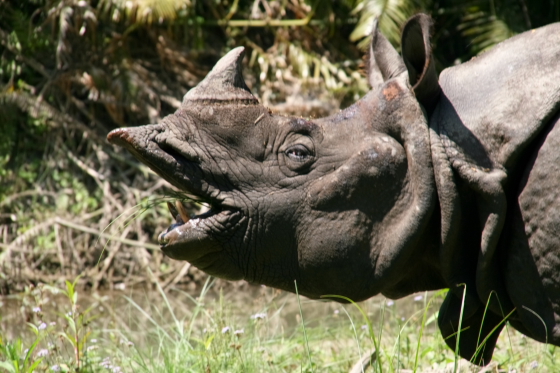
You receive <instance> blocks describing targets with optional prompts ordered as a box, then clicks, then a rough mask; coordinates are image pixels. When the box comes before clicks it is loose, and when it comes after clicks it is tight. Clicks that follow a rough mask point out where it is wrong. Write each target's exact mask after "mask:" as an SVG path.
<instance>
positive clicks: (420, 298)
mask: <svg viewBox="0 0 560 373" xmlns="http://www.w3.org/2000/svg"><path fill="white" fill-rule="evenodd" d="M422 299H424V296H423V295H417V296H415V297H414V301H415V302H420V301H421V300H422Z"/></svg>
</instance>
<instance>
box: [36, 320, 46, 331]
mask: <svg viewBox="0 0 560 373" xmlns="http://www.w3.org/2000/svg"><path fill="white" fill-rule="evenodd" d="M37 329H39V330H45V329H47V323H44V322H42V323H40V324H39V326H38V327H37Z"/></svg>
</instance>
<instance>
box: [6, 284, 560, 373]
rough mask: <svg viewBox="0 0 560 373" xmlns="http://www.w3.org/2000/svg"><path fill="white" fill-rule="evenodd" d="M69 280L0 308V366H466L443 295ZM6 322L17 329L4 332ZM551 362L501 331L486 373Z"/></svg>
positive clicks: (547, 354)
mask: <svg viewBox="0 0 560 373" xmlns="http://www.w3.org/2000/svg"><path fill="white" fill-rule="evenodd" d="M77 283H78V281H77V279H75V280H74V281H72V282H70V281H66V282H65V283H64V284H63V285H62V286H38V287H35V288H27V289H26V291H25V292H24V293H23V294H22V296H21V298H20V300H19V301H18V302H17V303H16V304H14V305H12V306H11V307H8V308H6V305H4V308H3V309H4V312H3V314H2V318H0V369H2V370H3V371H7V372H34V371H43V372H44V371H54V372H56V371H59V372H76V371H80V372H99V371H103V370H112V371H113V372H204V371H210V372H261V371H266V372H293V371H303V372H313V371H315V372H348V371H349V370H350V368H351V367H352V366H353V365H354V363H355V362H357V361H358V360H360V359H361V358H367V357H368V356H369V355H370V354H372V353H374V352H375V354H374V356H377V359H376V360H374V361H373V363H372V365H371V371H376V372H403V371H405V370H406V369H409V370H410V371H417V372H437V371H444V370H445V371H450V372H451V371H455V372H467V371H471V370H469V368H468V365H466V364H465V363H466V362H465V361H462V362H461V364H457V368H456V369H455V370H454V369H453V367H454V365H455V356H454V354H453V352H452V351H451V350H449V349H448V348H447V346H446V345H445V343H444V341H443V339H442V338H441V336H440V334H439V331H438V330H437V325H436V321H435V320H436V319H437V309H438V307H439V305H440V304H441V301H442V298H443V297H444V296H445V291H440V292H437V293H434V294H429V293H424V294H422V295H416V296H414V297H408V298H407V299H404V300H401V301H396V302H393V301H388V300H387V299H385V298H382V297H376V298H373V299H371V300H368V301H366V302H362V303H360V304H355V303H352V304H348V305H342V304H337V303H334V302H329V303H321V302H317V301H307V300H305V299H298V298H297V297H296V296H294V295H292V294H286V293H280V292H278V291H276V290H273V289H265V288H259V289H254V288H253V289H244V291H242V292H237V293H236V292H229V293H228V294H224V293H223V292H216V291H214V290H212V282H210V281H208V282H206V284H205V286H204V287H203V288H202V290H201V291H200V292H199V293H197V295H196V296H193V295H190V294H188V293H185V292H182V291H180V290H177V289H173V290H172V291H167V292H164V291H163V289H161V288H159V289H158V291H156V292H154V291H152V292H149V293H146V294H142V293H140V292H127V294H128V295H126V296H124V297H121V296H120V295H119V294H117V293H114V292H113V293H111V295H110V296H106V295H105V296H100V295H96V296H93V297H87V296H86V297H83V296H82V294H79V291H78V290H77V288H76V285H77ZM119 299H122V300H123V302H118V300H119ZM346 300H347V301H350V302H351V300H348V299H346ZM9 310H14V311H15V312H13V311H12V312H10V311H9ZM26 320H27V321H26ZM26 323H27V324H26ZM8 324H9V325H10V328H7V326H8ZM17 325H27V329H26V332H25V333H24V332H23V331H22V332H21V333H20V334H19V335H18V336H17V337H11V336H9V335H8V332H9V330H10V331H12V330H13V328H14V326H17ZM20 328H21V326H20ZM304 331H305V332H304ZM373 336H375V341H374V340H372V338H373ZM557 364H558V356H557V354H556V348H554V347H553V346H546V345H544V344H540V343H538V342H535V341H533V340H529V339H527V338H525V337H522V336H521V335H520V334H518V333H517V332H514V331H510V332H508V333H502V336H501V337H500V341H499V342H498V348H497V350H496V352H495V355H494V362H493V363H491V365H490V366H488V368H487V369H488V371H497V372H501V371H509V370H511V369H514V368H515V369H517V372H519V373H521V372H531V371H539V372H555V371H557ZM478 369H480V368H478ZM476 371H478V370H476Z"/></svg>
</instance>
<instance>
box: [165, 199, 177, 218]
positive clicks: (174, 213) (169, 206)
mask: <svg viewBox="0 0 560 373" xmlns="http://www.w3.org/2000/svg"><path fill="white" fill-rule="evenodd" d="M167 209H168V210H169V212H170V213H171V216H173V219H175V218H176V217H177V215H179V211H177V209H176V208H175V206H173V204H172V203H171V202H167Z"/></svg>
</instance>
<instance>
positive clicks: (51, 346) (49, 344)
mask: <svg viewBox="0 0 560 373" xmlns="http://www.w3.org/2000/svg"><path fill="white" fill-rule="evenodd" d="M47 348H48V349H51V350H52V349H53V348H54V343H51V342H49V343H47Z"/></svg>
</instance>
